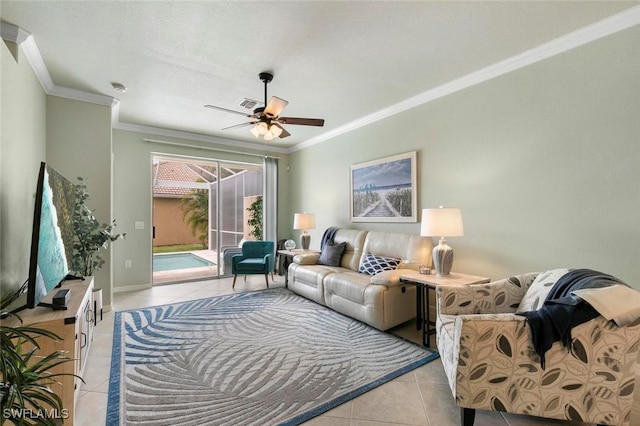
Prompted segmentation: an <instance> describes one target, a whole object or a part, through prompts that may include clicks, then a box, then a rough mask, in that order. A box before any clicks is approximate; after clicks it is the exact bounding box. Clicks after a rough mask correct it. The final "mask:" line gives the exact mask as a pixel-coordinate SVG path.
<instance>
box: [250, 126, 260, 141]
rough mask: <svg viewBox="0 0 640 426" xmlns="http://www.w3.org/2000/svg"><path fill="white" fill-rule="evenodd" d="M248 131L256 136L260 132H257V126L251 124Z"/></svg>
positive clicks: (258, 135) (257, 136)
mask: <svg viewBox="0 0 640 426" xmlns="http://www.w3.org/2000/svg"><path fill="white" fill-rule="evenodd" d="M249 131H250V132H251V134H252V135H253V136H255V137H256V138H259V137H260V133H259V132H258V126H251V129H249Z"/></svg>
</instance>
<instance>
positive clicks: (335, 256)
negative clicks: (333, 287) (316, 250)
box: [318, 241, 347, 266]
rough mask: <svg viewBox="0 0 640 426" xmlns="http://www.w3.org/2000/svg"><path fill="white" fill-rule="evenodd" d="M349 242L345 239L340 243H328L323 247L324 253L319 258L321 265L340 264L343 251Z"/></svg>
mask: <svg viewBox="0 0 640 426" xmlns="http://www.w3.org/2000/svg"><path fill="white" fill-rule="evenodd" d="M346 246H347V242H346V241H343V242H341V243H338V244H333V243H330V242H329V243H326V244H325V245H324V247H322V253H320V257H319V258H318V264H319V265H327V266H340V259H342V253H343V252H344V249H345V247H346Z"/></svg>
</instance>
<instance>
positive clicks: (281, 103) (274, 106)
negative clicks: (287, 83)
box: [264, 96, 289, 117]
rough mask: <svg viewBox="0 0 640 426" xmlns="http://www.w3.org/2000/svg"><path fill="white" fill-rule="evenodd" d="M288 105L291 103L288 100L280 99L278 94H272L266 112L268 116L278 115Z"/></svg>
mask: <svg viewBox="0 0 640 426" xmlns="http://www.w3.org/2000/svg"><path fill="white" fill-rule="evenodd" d="M287 105H289V102H288V101H285V100H284V99H280V98H279V97H277V96H272V97H271V99H269V103H268V104H267V107H266V108H265V109H264V114H265V115H266V116H268V117H277V116H278V115H280V113H281V112H282V110H283V109H284V107H286V106H287Z"/></svg>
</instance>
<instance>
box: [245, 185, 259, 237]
mask: <svg viewBox="0 0 640 426" xmlns="http://www.w3.org/2000/svg"><path fill="white" fill-rule="evenodd" d="M247 211H248V212H249V220H247V225H249V226H250V227H251V231H250V232H249V235H252V236H253V237H255V239H256V240H262V195H260V196H258V197H257V198H256V200H255V201H254V202H253V203H251V205H250V206H249V207H247Z"/></svg>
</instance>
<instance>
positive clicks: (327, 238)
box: [320, 226, 338, 251]
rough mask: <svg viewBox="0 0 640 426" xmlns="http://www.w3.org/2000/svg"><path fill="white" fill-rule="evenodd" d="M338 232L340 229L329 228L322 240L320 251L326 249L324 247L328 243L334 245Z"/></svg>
mask: <svg viewBox="0 0 640 426" xmlns="http://www.w3.org/2000/svg"><path fill="white" fill-rule="evenodd" d="M336 232H338V228H336V227H333V226H332V227H329V228H327V229H326V230H325V231H324V234H322V240H320V251H322V249H323V248H324V245H325V244H327V243H333V238H334V237H335V236H336Z"/></svg>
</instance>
